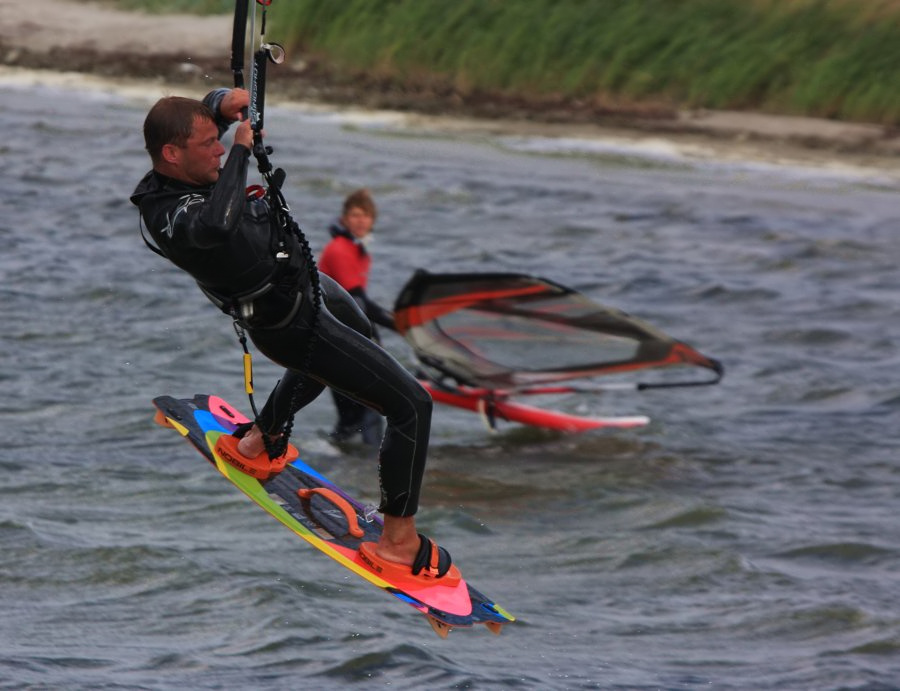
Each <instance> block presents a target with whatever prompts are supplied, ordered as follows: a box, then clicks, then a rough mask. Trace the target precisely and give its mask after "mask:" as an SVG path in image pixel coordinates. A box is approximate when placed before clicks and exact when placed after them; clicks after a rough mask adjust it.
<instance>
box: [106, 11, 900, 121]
mask: <svg viewBox="0 0 900 691" xmlns="http://www.w3.org/2000/svg"><path fill="white" fill-rule="evenodd" d="M119 2H120V4H123V3H128V2H133V0H119ZM156 2H158V3H163V4H165V5H167V6H168V7H169V8H172V9H182V10H183V9H186V7H185V6H186V5H187V6H191V7H193V8H197V7H198V5H205V9H207V10H212V11H216V10H219V11H221V10H225V11H229V10H230V8H232V7H233V2H232V0H208V2H206V3H203V2H201V3H198V2H190V3H188V2H186V1H185V0H156ZM179 3H180V4H179ZM139 4H140V6H141V7H142V8H144V9H146V8H147V6H148V3H147V2H141V3H139ZM268 14H269V21H268V35H269V37H270V38H271V39H272V40H276V41H279V42H282V43H284V44H286V45H287V46H288V47H289V48H293V49H294V50H295V51H297V50H302V51H304V52H305V53H307V54H310V55H313V56H315V57H316V58H317V59H318V60H320V61H321V62H324V63H326V64H328V65H329V67H330V68H331V69H332V70H334V71H335V73H336V74H338V75H344V76H347V77H350V76H353V75H366V76H368V77H370V78H375V79H379V80H385V81H388V82H392V83H394V84H397V85H400V86H403V85H406V86H408V87H410V88H419V89H420V88H423V87H424V88H443V89H452V90H454V91H456V92H458V93H460V94H461V95H463V96H465V95H466V94H469V93H473V92H488V93H498V94H503V95H507V96H512V97H523V98H536V99H542V98H554V99H563V100H565V99H573V100H579V101H582V102H587V103H593V104H596V105H598V106H604V105H608V106H611V107H635V108H641V107H647V108H651V107H668V108H714V109H737V110H754V111H762V112H770V113H780V114H792V115H807V116H815V117H825V118H834V119H840V120H850V121H863V122H873V123H880V124H885V125H896V124H898V123H900V91H898V90H897V89H895V88H894V86H893V82H894V79H893V78H894V73H895V72H896V71H898V70H900V1H898V0H455V1H454V2H448V1H447V0H274V1H273V2H272V5H271V7H270V8H269V11H268Z"/></svg>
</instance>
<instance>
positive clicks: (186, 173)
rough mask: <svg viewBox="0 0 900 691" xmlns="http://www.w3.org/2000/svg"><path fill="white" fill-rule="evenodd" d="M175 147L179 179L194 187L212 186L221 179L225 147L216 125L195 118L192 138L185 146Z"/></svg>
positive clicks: (174, 152)
mask: <svg viewBox="0 0 900 691" xmlns="http://www.w3.org/2000/svg"><path fill="white" fill-rule="evenodd" d="M172 146H173V149H172V151H173V155H174V156H175V166H176V168H177V170H178V172H179V173H180V175H178V178H179V179H180V180H182V181H184V182H187V183H190V184H192V185H197V186H204V185H211V184H213V183H214V182H215V181H216V180H218V179H219V168H221V164H222V161H221V159H222V154H224V153H225V147H224V146H222V142H220V141H219V130H218V128H217V127H216V125H215V123H214V122H212V121H210V120H207V119H205V118H195V119H194V127H193V129H192V130H191V136H190V137H188V140H187V141H186V142H185V144H184V146H175V145H172Z"/></svg>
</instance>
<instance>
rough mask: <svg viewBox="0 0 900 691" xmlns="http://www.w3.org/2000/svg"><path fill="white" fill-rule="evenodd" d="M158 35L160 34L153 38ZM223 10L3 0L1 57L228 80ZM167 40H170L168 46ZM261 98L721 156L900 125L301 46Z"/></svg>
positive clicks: (877, 161)
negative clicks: (604, 101) (329, 58)
mask: <svg viewBox="0 0 900 691" xmlns="http://www.w3.org/2000/svg"><path fill="white" fill-rule="evenodd" d="M161 37H162V38H161ZM230 40H231V17H230V16H224V15H215V16H203V17H198V16H193V15H171V14H169V15H151V14H145V13H141V12H128V11H123V10H118V9H116V8H114V7H111V6H108V5H103V4H98V3H95V2H76V1H75V0H32V2H29V3H24V4H23V3H15V2H14V0H0V66H2V67H5V68H8V70H13V71H18V70H25V71H30V70H34V71H36V72H38V73H40V72H50V73H64V74H65V73H76V74H80V75H85V77H86V78H95V79H98V80H101V81H103V82H107V83H110V84H114V85H120V86H122V87H123V88H129V89H131V88H136V89H144V90H148V89H158V90H159V92H160V93H163V92H167V93H171V92H175V91H177V90H178V89H190V90H194V91H203V90H206V89H209V88H211V87H213V86H219V85H229V84H231V80H232V75H231V72H230V70H229V68H228V60H229V56H230ZM171 46H179V48H175V49H173V48H172V47H171ZM267 87H268V88H267V91H268V94H267V96H268V98H270V99H271V100H272V101H273V102H274V101H279V100H280V101H290V102H301V103H307V104H312V105H316V106H333V107H336V108H339V109H347V108H350V109H356V110H376V111H378V110H382V111H384V110H387V111H394V112H398V113H401V114H403V115H405V116H407V117H408V118H409V119H410V120H411V121H413V122H419V123H423V124H424V123H429V122H431V123H442V126H443V127H445V128H450V129H464V130H468V131H485V132H490V133H498V132H503V133H512V134H528V135H535V136H548V137H579V138H609V137H613V138H619V139H624V140H631V141H638V140H642V139H647V138H656V139H665V140H666V141H670V142H672V143H673V144H674V145H676V146H680V147H688V148H690V147H702V148H706V149H710V150H714V151H716V152H719V153H720V155H722V156H723V157H725V158H744V159H755V160H765V161H769V162H779V161H787V162H792V163H804V164H816V163H817V162H819V163H831V164H835V163H844V164H847V165H852V166H854V167H869V168H879V169H891V168H896V167H898V165H900V136H898V135H900V133H898V132H895V131H892V130H890V129H889V128H885V127H883V126H879V125H871V124H864V123H846V122H838V121H830V120H819V119H815V118H804V117H793V116H778V115H767V114H762V113H753V112H735V111H691V112H661V111H653V112H634V111H616V112H614V111H605V112H597V111H596V110H594V109H590V108H588V107H586V106H584V105H579V104H578V103H560V102H547V101H544V102H536V101H532V102H528V101H525V100H523V99H511V98H504V97H501V96H498V95H492V94H475V95H470V96H466V97H465V98H463V97H461V96H460V95H459V94H456V93H454V92H452V91H451V90H446V91H442V90H440V89H431V90H405V89H402V88H400V87H397V86H396V85H391V84H387V83H383V82H376V81H373V80H366V79H362V78H357V79H345V80H337V79H335V78H333V76H332V75H331V74H330V73H329V72H328V70H327V69H323V68H322V67H321V66H319V65H317V64H316V63H315V62H314V61H309V62H307V61H304V58H303V56H299V57H298V56H293V57H292V56H288V60H287V61H286V62H285V63H284V64H282V65H279V66H278V67H277V68H273V69H271V70H270V71H269V83H268V85H267Z"/></svg>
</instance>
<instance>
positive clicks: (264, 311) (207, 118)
mask: <svg viewBox="0 0 900 691" xmlns="http://www.w3.org/2000/svg"><path fill="white" fill-rule="evenodd" d="M249 100H250V99H249V94H248V92H247V91H245V90H243V89H217V90H214V91H212V92H210V93H209V94H207V96H206V97H205V98H204V99H203V101H202V102H200V101H197V100H195V99H188V98H182V97H178V96H169V97H165V98H162V99H160V100H159V101H158V102H157V103H156V104H155V105H154V106H153V107H152V108H151V109H150V111H149V113H148V114H147V117H146V119H145V121H144V140H145V144H146V147H147V152H148V153H149V154H150V158H151V161H152V164H153V168H152V170H151V171H150V172H148V173H147V174H146V175H145V176H144V178H143V179H142V180H141V181H140V183H139V184H138V186H137V188H136V189H135V191H134V193H133V195H132V196H131V201H132V203H134V204H135V205H136V206H138V208H139V209H140V215H141V218H142V220H143V223H144V224H145V225H146V227H147V229H148V230H149V233H150V235H151V236H152V238H153V240H154V241H155V242H156V244H157V246H158V248H159V250H161V252H162V253H163V254H164V256H166V257H167V258H168V259H169V260H170V261H171V262H172V263H174V264H175V265H176V266H178V267H179V268H181V269H183V270H184V271H186V272H187V273H188V274H190V275H191V276H192V277H193V278H194V279H195V280H196V281H197V283H198V285H199V286H200V288H201V290H202V291H203V292H204V293H205V294H206V295H207V297H208V298H209V299H210V300H211V301H212V302H213V303H214V304H215V305H216V306H217V307H219V308H220V309H222V310H223V311H225V312H226V313H228V314H230V315H232V317H233V318H234V319H235V320H236V322H237V323H238V324H239V325H240V326H241V327H242V328H245V329H246V331H247V333H249V335H250V338H251V339H252V341H253V342H254V344H255V345H256V347H257V348H258V349H259V350H260V351H261V352H262V353H264V354H265V355H266V356H267V357H269V358H270V359H271V360H273V361H274V362H276V363H278V364H279V365H281V366H283V367H285V368H286V370H285V373H284V376H283V377H282V379H281V381H280V382H279V383H278V385H277V386H276V387H275V389H274V391H273V392H272V394H271V395H270V396H269V398H268V400H267V401H266V404H265V406H264V407H263V409H262V411H261V413H260V415H259V418H258V420H257V422H256V423H255V424H254V425H253V426H252V427H251V428H250V429H249V430H246V429H244V430H239V432H243V434H242V436H241V435H240V434H238V436H240V439H236V438H228V437H225V436H224V435H223V437H222V438H220V441H222V439H230V440H231V442H233V443H232V445H231V446H227V447H223V448H224V449H225V450H227V451H229V452H230V453H231V454H232V455H233V456H237V457H238V458H236V461H237V462H239V463H243V462H246V463H247V465H248V466H250V465H251V464H256V466H258V465H259V464H263V465H266V464H268V463H271V464H272V467H273V468H276V469H277V468H281V467H283V463H284V460H285V457H284V455H283V454H282V458H281V459H280V460H281V464H280V465H278V464H277V462H278V461H279V459H278V458H275V459H271V458H270V457H269V454H268V453H267V449H268V448H272V446H273V444H277V443H278V442H279V441H281V442H282V448H283V446H284V444H285V443H286V440H279V439H278V436H279V435H280V434H281V433H282V432H283V431H284V429H285V423H286V421H287V420H289V419H292V417H293V414H294V413H295V412H296V411H297V410H299V409H300V408H302V407H303V406H304V405H307V404H308V403H310V402H311V401H312V400H313V399H314V398H316V397H317V396H318V395H319V394H320V393H321V392H322V391H323V390H324V388H325V387H326V386H328V387H332V388H333V389H336V390H338V391H340V392H341V393H343V394H345V395H347V396H349V397H350V398H352V399H353V400H355V401H357V402H359V403H362V404H365V405H367V406H368V407H370V408H373V409H375V410H378V411H379V412H380V413H382V414H383V415H384V416H385V418H386V420H387V429H386V431H385V435H384V438H383V440H382V444H381V448H380V450H379V481H380V488H381V503H380V506H379V510H380V511H381V512H383V514H384V531H383V534H382V536H381V538H380V539H379V542H378V544H377V547H376V551H375V553H376V555H377V556H378V557H379V558H381V559H383V560H385V561H390V562H396V563H401V564H406V565H409V566H411V567H412V573H413V574H414V575H421V576H423V577H426V576H434V577H439V576H441V575H443V574H445V573H446V572H447V570H448V569H449V567H450V555H449V554H448V553H447V551H446V550H445V549H443V548H440V547H437V545H435V544H434V542H432V541H431V540H429V539H428V538H426V537H424V536H422V535H419V534H418V533H417V532H416V527H415V519H414V514H415V513H416V511H417V509H418V504H419V493H420V488H421V484H422V478H423V474H424V470H425V460H426V454H427V449H428V440H429V434H430V425H431V410H432V401H431V398H430V396H429V395H428V393H427V392H426V391H425V390H424V389H423V388H422V387H421V386H420V385H419V383H418V382H417V381H416V379H415V378H414V377H413V376H412V375H410V374H409V373H408V372H407V371H406V370H405V369H404V368H403V367H402V366H401V365H400V364H399V363H398V362H397V361H396V360H395V359H394V358H393V357H392V356H391V355H389V354H388V353H387V352H385V351H384V350H382V349H381V348H380V347H379V346H378V345H377V344H376V343H374V342H373V341H372V340H371V339H370V338H369V336H370V335H371V330H370V324H369V323H368V320H366V318H365V316H364V315H363V314H362V312H361V311H360V310H359V308H358V306H357V305H356V304H355V303H354V302H353V299H352V298H351V297H350V296H349V295H348V294H347V293H346V291H344V290H343V289H341V288H340V287H339V286H338V285H337V283H335V282H334V281H333V280H332V279H330V278H328V277H327V276H321V278H320V280H319V283H318V284H319V285H320V286H321V290H320V292H321V295H322V298H323V299H322V300H318V299H317V298H316V292H318V291H316V290H315V286H316V284H317V282H316V276H315V275H313V272H314V268H313V267H314V260H313V257H312V254H311V253H310V251H309V247H308V245H307V244H306V243H305V241H303V240H302V239H301V238H302V235H301V234H300V233H298V232H292V231H291V229H289V228H286V227H281V226H282V225H283V224H279V223H276V222H274V221H273V219H274V218H276V215H275V214H273V212H272V208H271V206H270V203H269V201H268V199H267V198H266V197H264V196H263V195H262V194H261V192H262V190H260V189H259V188H258V187H257V188H254V187H250V188H248V187H247V173H248V168H249V160H250V153H251V147H252V146H253V139H254V133H253V130H252V128H251V125H250V123H249V121H247V120H245V119H244V118H243V116H242V112H243V111H244V109H245V108H246V107H247V105H248V103H249ZM237 121H241V122H240V124H239V125H238V126H237V128H236V131H235V134H234V141H233V145H232V147H231V150H230V152H229V153H228V157H227V159H226V161H225V165H224V166H222V167H221V168H220V165H221V157H222V156H223V155H224V154H225V151H226V149H225V147H224V146H223V145H222V143H221V141H220V137H221V136H222V135H223V134H224V132H225V131H226V130H227V129H228V128H229V126H230V125H231V124H232V123H234V122H237ZM297 230H299V229H297ZM335 315H338V316H339V318H338V316H335ZM348 323H349V324H351V325H352V328H351V326H348ZM310 339H313V340H312V347H309V344H310ZM263 435H266V438H264V436H263ZM223 453H224V452H223Z"/></svg>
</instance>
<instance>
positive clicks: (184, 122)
mask: <svg viewBox="0 0 900 691" xmlns="http://www.w3.org/2000/svg"><path fill="white" fill-rule="evenodd" d="M198 118H200V119H201V120H210V121H212V122H215V120H216V116H215V115H214V114H213V112H212V111H211V110H210V109H209V107H208V106H206V105H205V104H203V103H201V102H200V101H197V100H195V99H193V98H184V97H183V96H166V97H165V98H161V99H159V100H158V101H157V102H156V104H155V105H154V106H153V107H152V108H151V109H150V112H149V113H147V117H146V118H145V119H144V145H145V146H146V147H147V153H148V154H150V158H151V159H152V161H153V163H154V164H155V163H157V162H158V161H159V160H160V158H161V156H162V148H163V147H164V146H165V145H166V144H175V145H176V146H184V145H185V144H186V143H187V140H188V139H189V138H190V136H191V132H192V131H193V129H194V121H195V120H196V119H198Z"/></svg>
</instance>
